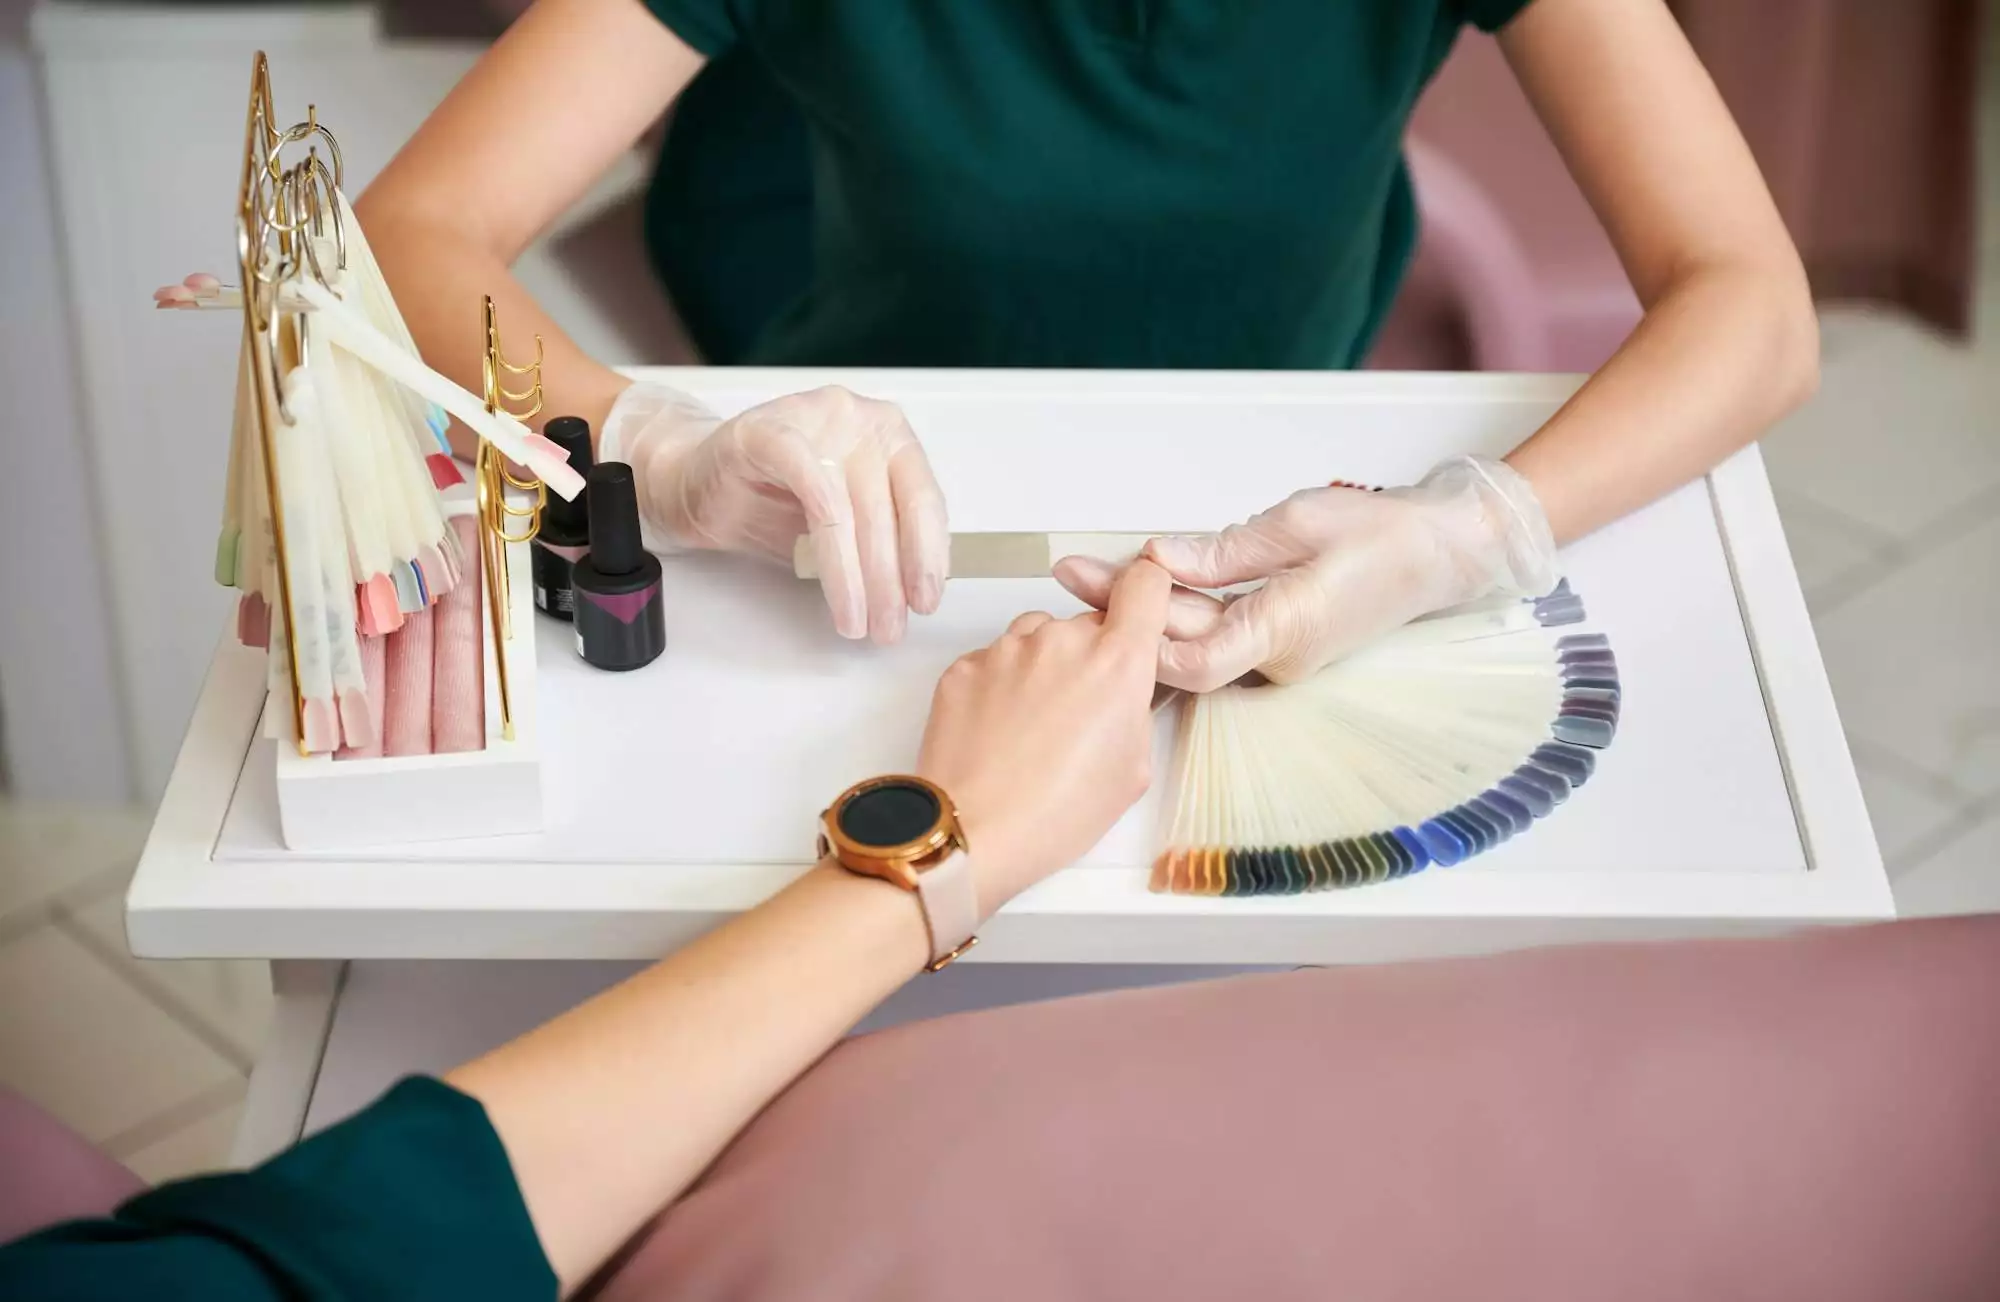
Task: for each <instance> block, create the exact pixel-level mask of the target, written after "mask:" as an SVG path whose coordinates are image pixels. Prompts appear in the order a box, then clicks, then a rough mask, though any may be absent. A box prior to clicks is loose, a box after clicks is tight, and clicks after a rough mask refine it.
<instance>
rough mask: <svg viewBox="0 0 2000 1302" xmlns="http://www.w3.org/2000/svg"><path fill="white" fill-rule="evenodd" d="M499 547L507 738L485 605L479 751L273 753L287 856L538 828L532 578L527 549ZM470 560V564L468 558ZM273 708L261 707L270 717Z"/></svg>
mask: <svg viewBox="0 0 2000 1302" xmlns="http://www.w3.org/2000/svg"><path fill="white" fill-rule="evenodd" d="M530 545H531V544H529V543H525V542H519V543H510V544H508V546H507V573H508V579H509V582H508V609H509V612H510V614H509V617H510V620H511V628H510V635H509V637H508V639H507V684H508V687H509V689H510V690H509V701H510V703H511V705H512V707H513V717H514V736H513V739H512V740H509V739H507V738H506V737H504V736H502V734H501V724H500V669H499V665H498V663H497V662H496V659H495V656H494V648H493V639H492V637H491V625H490V623H489V622H488V620H487V616H486V609H485V599H484V597H483V596H482V598H481V602H480V631H481V634H482V636H481V637H480V639H479V644H480V649H481V651H482V653H483V657H484V660H485V666H486V669H485V675H484V680H485V688H486V748H485V749H484V750H477V751H462V752H459V753H457V754H450V755H400V756H393V757H385V758H382V759H342V760H337V759H335V758H333V756H331V755H310V756H308V755H300V754H299V753H298V749H297V748H296V747H294V746H291V745H285V744H280V745H278V746H277V747H275V750H276V751H277V777H278V823H279V828H280V831H281V832H282V834H283V837H284V842H285V847H286V848H287V849H289V850H352V849H363V848H367V847H372V846H388V845H401V844H408V843H412V842H420V841H449V840H455V839H458V838H461V837H477V836H506V835H514V834H519V833H524V832H539V831H541V830H543V808H542V759H541V748H540V745H539V742H538V730H537V726H536V725H537V720H536V713H535V621H536V620H537V619H540V618H543V617H542V616H539V615H537V614H536V613H535V603H534V580H533V575H532V572H531V561H530V557H529V550H528V549H529V547H530ZM474 560H475V562H476V560H477V557H476V554H475V557H474ZM274 704H275V705H277V706H279V707H282V704H283V703H282V702H276V703H274V702H272V701H269V700H267V701H266V702H265V707H264V708H265V709H266V710H269V709H272V708H273V707H274Z"/></svg>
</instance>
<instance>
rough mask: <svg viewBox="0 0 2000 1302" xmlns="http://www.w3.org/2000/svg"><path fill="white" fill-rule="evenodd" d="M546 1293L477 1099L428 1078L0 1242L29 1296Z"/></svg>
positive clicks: (381, 1298) (242, 1299)
mask: <svg viewBox="0 0 2000 1302" xmlns="http://www.w3.org/2000/svg"><path fill="white" fill-rule="evenodd" d="M0 1178H7V1177H5V1176H0ZM555 1296H556V1277H555V1272H554V1271H553V1270H551V1269H550V1268H549V1263H548V1259H547V1258H546V1257H544V1256H543V1255H542V1247H541V1242H540V1240H538V1239H537V1238H536V1237H535V1228H534V1225H533V1223H532V1222H531V1221H530V1220H529V1219H528V1209H527V1207H526V1205H525V1204H523V1203H522V1201H521V1191H520V1188H519V1186H518V1185H516V1184H515V1182H514V1170H513V1167H512V1166H511V1165H510V1164H509V1163H508V1161H507V1151H506V1149H504V1148H502V1147H501V1144H500V1137H499V1136H498V1135H496V1134H495V1133H494V1132H493V1127H492V1126H491V1125H490V1124H489V1123H488V1122H487V1120H486V1110H485V1109H484V1108H483V1107H481V1106H480V1105H479V1103H478V1101H477V1100H475V1099H472V1098H469V1097H467V1096H466V1095H464V1094H461V1093H459V1092H458V1091H457V1090H454V1089H452V1088H451V1087H450V1086H448V1085H446V1084H444V1083H443V1082H441V1081H437V1080H432V1079H430V1078H427V1077H411V1078H410V1079H408V1080H405V1081H403V1082H402V1083H401V1084H399V1085H397V1086H396V1087H395V1088H394V1089H392V1090H390V1091H389V1092H388V1093H387V1094H385V1095H383V1096H382V1098H380V1099H379V1100H377V1101H376V1102H375V1103H374V1104H373V1105H372V1106H370V1107H368V1108H366V1109H365V1110H363V1111H361V1112H359V1113H356V1114H355V1115H354V1116H352V1117H350V1118H348V1119H347V1120H346V1121H343V1122H341V1123H339V1124H338V1125H334V1126H329V1127H328V1128H327V1129H325V1130H323V1131H321V1132H320V1133H319V1134H317V1135H314V1136H313V1137H312V1138H310V1139H308V1140H306V1141H304V1142H303V1143H301V1144H299V1145H298V1146H297V1147H296V1148H292V1149H289V1150H287V1151H286V1152H283V1153H280V1154H279V1155H278V1156H276V1157H274V1158H272V1159H271V1160H270V1161H269V1162H266V1163H265V1164H264V1165H262V1166H260V1167H258V1168H256V1169H255V1170H252V1171H241V1172H235V1173H232V1174H227V1175H211V1176H201V1177H198V1178H196V1179H193V1180H182V1181H179V1182H177V1183H174V1184H168V1185H162V1186H161V1187H160V1188H158V1189H155V1190H153V1191H152V1192H150V1193H145V1194H141V1195H139V1196H138V1197H137V1198H134V1199H132V1200H131V1201H129V1202H127V1203H126V1204H125V1205H124V1206H122V1207H120V1208H119V1209H118V1210H117V1211H116V1212H115V1213H113V1214H112V1215H111V1216H109V1217H106V1218H104V1219H102V1220H88V1221H70V1222H68V1223H66V1224H62V1225H58V1226H55V1227H54V1228H52V1229H48V1230H44V1231H42V1232H41V1233H39V1234H33V1235H30V1236H28V1237H27V1238H25V1239H20V1240H17V1241H16V1242H14V1243H10V1244H4V1245H0V1298H7V1299H14V1298H21V1299H29V1298H32V1299H35V1302H113V1299H118V1300H119V1302H124V1300H125V1299H136V1298H144V1299H146V1302H181V1300H182V1299H185V1300H186V1302H196V1299H199V1300H200V1302H225V1300H226V1302H267V1300H268V1302H280V1299H283V1300H284V1302H333V1300H334V1299H341V1300H342V1302H348V1300H350V1299H351V1300H352V1302H360V1300H361V1299H367V1300H368V1302H396V1300H397V1299H401V1298H408V1299H411V1300H412V1302H415V1299H419V1298H422V1299H433V1298H477V1299H478V1300H479V1302H511V1300H512V1299H517V1298H518V1299H521V1300H522V1302H553V1300H554V1298H555Z"/></svg>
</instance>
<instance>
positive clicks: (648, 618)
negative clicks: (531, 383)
mask: <svg viewBox="0 0 2000 1302" xmlns="http://www.w3.org/2000/svg"><path fill="white" fill-rule="evenodd" d="M585 491H586V492H587V493H588V494H589V497H590V552H589V554H588V555H586V556H585V557H584V558H583V559H582V560H580V561H578V562H577V563H576V564H575V565H573V566H572V567H571V568H570V576H569V577H570V590H571V591H572V592H574V593H575V594H576V604H575V612H574V618H575V620H576V653H577V654H578V655H580V656H582V657H583V658H584V660H585V661H586V662H587V663H589V664H592V665H595V666H596V667H597V668H599V669H614V670H616V669H638V668H640V667H641V666H643V665H649V664H651V663H653V661H655V660H657V659H658V658H659V655H660V652H661V651H663V650H665V649H666V645H667V613H666V606H665V605H664V603H663V602H662V601H661V599H660V562H659V558H657V557H655V556H653V555H651V554H649V553H648V552H647V551H646V549H645V547H644V546H643V545H641V543H640V542H639V498H638V494H637V491H636V489H635V488H634V486H633V483H632V467H630V466H628V465H626V464H625V463H624V462H622V461H606V462H604V463H603V464H601V465H598V466H595V467H593V468H592V469H591V472H590V478H589V484H588V487H587V488H586V489H585Z"/></svg>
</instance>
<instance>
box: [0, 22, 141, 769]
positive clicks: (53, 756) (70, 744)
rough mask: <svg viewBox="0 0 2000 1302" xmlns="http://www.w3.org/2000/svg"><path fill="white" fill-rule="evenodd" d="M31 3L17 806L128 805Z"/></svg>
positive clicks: (17, 238)
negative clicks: (33, 52)
mask: <svg viewBox="0 0 2000 1302" xmlns="http://www.w3.org/2000/svg"><path fill="white" fill-rule="evenodd" d="M26 14H27V4H26V3H25V0H17V2H16V3H11V4H7V5H5V6H4V7H0V287H4V293H0V395H5V405H4V407H0V412H4V414H0V456H4V464H0V720H4V724H5V730H6V731H5V737H4V741H5V745H6V747H7V755H6V761H7V763H6V767H7V772H8V776H9V778H10V779H11V780H12V783H13V787H14V792H13V794H15V795H16V796H21V797H26V798H31V799H32V798H41V799H62V800H80V801H101V802H123V801H125V800H127V799H129V798H130V797H131V794H132V772H131V765H130V763H129V757H128V753H127V739H126V733H125V728H124V721H123V712H122V709H121V703H120V699H119V692H120V690H121V689H120V686H119V682H118V678H117V675H116V673H115V671H114V661H115V648H114V646H113V643H112V632H111V619H110V608H109V606H108V604H107V602H106V599H105V583H104V572H103V568H102V563H101V559H100V556H99V550H98V546H97V509H96V503H95V501H94V500H93V494H92V491H91V478H90V474H89V471H88V467H87V453H86V449H85V447H84V441H83V427H82V422H81V420H80V419H79V415H78V410H77V400H76V399H77V381H76V375H75V371H74V368H73V367H72V364H71V362H72V358H71V353H72V345H73V335H72V327H71V321H70V315H69V312H68V310H67V304H66V300H65V296H64V286H63V277H62V268H61V264H60V258H59V247H60V246H59V241H58V238H57V227H56V221H55V215H54V211H53V206H52V204H51V202H50V195H49V190H48V186H47V183H46V182H47V175H48V172H47V165H46V164H47V160H46V158H45V157H44V154H43V148H42V115H41V104H40V99H41V97H40V93H39V91H38V88H37V86H36V78H35V68H34V64H33V61H32V60H31V59H30V58H29V55H28V51H27V48H26V45H25V44H24V42H23V39H22V38H23V36H24V35H25V25H26Z"/></svg>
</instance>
